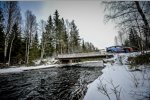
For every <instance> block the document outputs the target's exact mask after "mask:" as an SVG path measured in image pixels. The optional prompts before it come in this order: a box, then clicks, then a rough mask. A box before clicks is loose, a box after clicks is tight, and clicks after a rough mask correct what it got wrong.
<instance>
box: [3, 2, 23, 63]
mask: <svg viewBox="0 0 150 100" xmlns="http://www.w3.org/2000/svg"><path fill="white" fill-rule="evenodd" d="M3 15H4V26H5V43H4V63H6V57H7V49H8V43H9V35H10V33H11V31H12V27H13V25H14V24H15V23H16V22H19V20H20V18H21V16H20V9H19V6H18V2H17V1H6V2H3ZM12 43H13V40H12V41H11V44H12ZM9 51H10V54H11V47H10V50H9ZM9 63H10V55H9V61H8V65H9Z"/></svg>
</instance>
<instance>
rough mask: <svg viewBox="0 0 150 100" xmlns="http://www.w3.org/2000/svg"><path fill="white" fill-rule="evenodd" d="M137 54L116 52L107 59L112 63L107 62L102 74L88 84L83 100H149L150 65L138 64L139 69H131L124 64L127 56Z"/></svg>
mask: <svg viewBox="0 0 150 100" xmlns="http://www.w3.org/2000/svg"><path fill="white" fill-rule="evenodd" d="M138 54H139V53H128V54H127V53H126V54H116V55H114V58H111V59H109V60H107V61H112V60H114V64H112V63H110V62H108V63H107V64H106V67H105V68H104V69H103V70H102V72H103V74H102V75H101V76H99V78H97V79H96V80H95V81H94V82H92V83H91V84H89V85H88V91H87V93H86V95H85V97H84V100H137V99H139V100H149V98H150V66H146V68H145V66H140V69H141V71H131V70H130V69H129V67H128V66H129V65H125V64H127V63H128V61H127V58H128V57H129V56H136V55H138ZM120 61H121V62H122V63H123V64H124V65H121V64H120ZM146 97H149V98H146Z"/></svg>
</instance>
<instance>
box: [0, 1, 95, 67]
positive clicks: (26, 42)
mask: <svg viewBox="0 0 150 100" xmlns="http://www.w3.org/2000/svg"><path fill="white" fill-rule="evenodd" d="M24 18H25V20H24V21H22V16H21V10H20V7H19V3H18V2H16V1H3V2H0V63H1V65H3V66H5V65H7V66H9V65H18V64H26V65H29V64H31V63H32V61H33V60H35V59H41V61H42V59H43V58H45V57H50V56H57V55H58V54H68V53H81V52H93V51H98V49H97V48H96V47H95V46H94V45H93V44H92V43H89V42H84V40H83V39H81V38H80V36H79V30H78V28H77V26H76V24H75V21H74V20H72V21H71V22H69V21H68V20H64V19H63V18H60V15H59V13H58V11H57V10H56V11H55V13H54V15H53V16H51V15H50V16H49V18H48V20H47V22H45V21H44V20H41V21H40V23H37V20H36V16H35V15H34V14H33V13H32V12H31V11H30V10H27V11H26V12H25V16H24ZM4 64H5V65H4Z"/></svg>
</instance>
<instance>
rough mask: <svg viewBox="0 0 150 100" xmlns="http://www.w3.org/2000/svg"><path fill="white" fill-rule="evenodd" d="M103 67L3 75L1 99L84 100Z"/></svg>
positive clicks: (74, 67) (0, 86) (69, 67)
mask: <svg viewBox="0 0 150 100" xmlns="http://www.w3.org/2000/svg"><path fill="white" fill-rule="evenodd" d="M101 70H102V68H101V67H80V66H64V67H54V68H45V69H36V70H28V71H23V72H20V73H11V74H10V73H9V74H1V75H0V100H79V99H80V100H82V99H83V98H84V95H85V93H86V91H87V85H88V84H89V83H91V82H93V81H94V80H95V79H96V78H98V76H100V75H101V74H102V72H101Z"/></svg>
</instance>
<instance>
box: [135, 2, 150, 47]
mask: <svg viewBox="0 0 150 100" xmlns="http://www.w3.org/2000/svg"><path fill="white" fill-rule="evenodd" d="M134 2H135V5H136V8H137V10H138V12H139V14H140V15H141V17H142V20H143V22H144V24H145V27H146V33H145V34H146V37H145V38H146V46H148V42H149V41H148V39H149V37H150V33H149V32H150V31H149V30H150V27H149V24H148V21H147V18H146V16H145V14H144V12H143V10H142V8H141V6H140V4H139V1H134Z"/></svg>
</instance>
